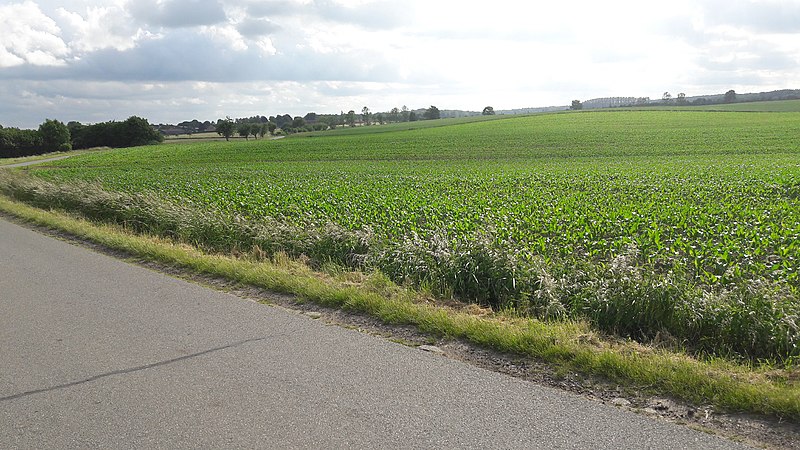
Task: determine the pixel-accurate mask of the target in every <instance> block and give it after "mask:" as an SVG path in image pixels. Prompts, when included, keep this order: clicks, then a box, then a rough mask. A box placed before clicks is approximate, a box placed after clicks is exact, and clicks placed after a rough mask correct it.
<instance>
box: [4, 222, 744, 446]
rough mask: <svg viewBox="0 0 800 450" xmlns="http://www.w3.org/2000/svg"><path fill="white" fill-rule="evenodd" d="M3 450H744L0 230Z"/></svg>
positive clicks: (17, 230) (21, 231) (11, 229)
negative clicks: (88, 449)
mask: <svg viewBox="0 0 800 450" xmlns="http://www.w3.org/2000/svg"><path fill="white" fill-rule="evenodd" d="M0 447H2V448H59V449H60V448H123V447H124V448H275V447H280V448H345V447H348V448H353V447H355V448H387V447H402V448H547V449H554V448H592V449H602V448H607V449H616V450H618V449H631V448H669V449H677V448H703V449H715V448H743V447H741V446H740V445H738V444H734V443H731V442H728V441H725V440H722V439H719V438H717V437H714V436H711V435H708V434H704V433H700V432H695V431H692V430H690V429H687V428H685V427H681V426H677V425H672V424H669V423H665V422H663V421H657V420H653V419H650V418H647V417H644V416H641V415H637V414H634V413H630V412H627V411H624V410H620V409H617V408H614V407H610V406H606V405H603V404H600V403H597V402H593V401H590V400H586V399H584V398H581V397H578V396H575V395H572V394H569V393H565V392H561V391H558V390H554V389H550V388H547V387H541V386H538V385H535V384H532V383H529V382H525V381H521V380H517V379H514V378H511V377H508V376H505V375H502V374H498V373H494V372H490V371H486V370H483V369H479V368H476V367H473V366H470V365H467V364H464V363H460V362H457V361H453V360H450V359H448V358H446V357H443V356H440V355H437V354H433V353H427V352H423V351H421V350H418V349H414V348H410V347H406V346H403V345H400V344H395V343H392V342H389V341H386V340H383V339H380V338H376V337H373V336H369V335H365V334H362V333H359V332H357V331H353V330H348V329H344V328H341V327H337V326H330V325H326V324H325V323H323V322H321V321H318V320H317V321H315V320H312V319H310V318H308V317H306V316H303V315H300V314H295V313H292V312H288V311H285V310H283V309H280V308H275V307H270V306H265V305H261V304H257V303H254V302H251V301H248V300H244V299H241V298H238V297H235V296H233V295H229V294H225V293H220V292H217V291H214V290H210V289H207V288H204V287H201V286H198V285H195V284H192V283H188V282H185V281H182V280H178V279H175V278H172V277H169V276H166V275H163V274H160V273H156V272H153V271H151V270H149V269H146V268H142V267H139V266H135V265H131V264H128V263H126V262H123V261H119V260H116V259H113V258H111V257H108V256H105V255H101V254H98V253H95V252H93V251H91V250H88V249H85V248H82V247H78V246H75V245H72V244H70V243H66V242H62V241H59V240H57V239H54V238H51V237H47V236H43V235H40V234H38V233H35V232H33V231H30V230H28V229H26V228H23V227H20V226H18V225H15V224H11V223H9V222H7V221H5V220H2V219H0Z"/></svg>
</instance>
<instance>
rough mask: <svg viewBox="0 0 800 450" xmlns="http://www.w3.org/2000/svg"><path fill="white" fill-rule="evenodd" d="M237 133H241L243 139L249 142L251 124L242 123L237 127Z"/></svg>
mask: <svg viewBox="0 0 800 450" xmlns="http://www.w3.org/2000/svg"><path fill="white" fill-rule="evenodd" d="M236 131H238V132H239V136H240V137H243V138H244V140H245V141H246V140H248V139H247V138H248V136H250V124H249V123H240V124H239V126H237V127H236Z"/></svg>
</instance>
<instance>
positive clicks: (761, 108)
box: [692, 100, 800, 112]
mask: <svg viewBox="0 0 800 450" xmlns="http://www.w3.org/2000/svg"><path fill="white" fill-rule="evenodd" d="M692 108H695V109H700V110H713V111H757V112H769V111H772V112H800V100H782V101H773V102H748V103H730V104H725V105H713V106H711V105H709V106H693V107H692Z"/></svg>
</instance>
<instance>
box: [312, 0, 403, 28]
mask: <svg viewBox="0 0 800 450" xmlns="http://www.w3.org/2000/svg"><path fill="white" fill-rule="evenodd" d="M314 7H315V8H316V10H317V12H318V14H319V15H320V17H322V18H323V19H326V20H330V21H333V22H341V23H349V24H353V25H359V26H361V27H364V28H368V29H392V28H397V27H399V26H402V25H403V24H405V23H408V22H409V21H410V20H411V18H412V11H411V10H410V8H409V7H408V6H407V4H406V3H404V2H400V1H386V0H383V1H378V2H372V3H367V4H364V5H359V6H356V7H345V6H342V5H340V4H337V3H335V2H333V1H331V0H317V1H315V2H314Z"/></svg>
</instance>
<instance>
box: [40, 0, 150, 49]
mask: <svg viewBox="0 0 800 450" xmlns="http://www.w3.org/2000/svg"><path fill="white" fill-rule="evenodd" d="M56 12H57V15H58V17H59V18H60V19H61V23H62V26H63V27H64V29H65V31H67V32H69V33H71V35H72V36H71V37H72V39H71V40H70V43H69V46H70V48H72V49H74V50H75V51H77V52H81V53H83V52H92V51H95V50H101V49H106V48H113V49H116V50H127V49H130V48H133V47H134V46H136V43H137V42H138V41H139V40H141V39H143V38H148V37H153V35H152V34H151V33H149V32H147V31H144V30H142V29H141V28H139V27H137V26H135V25H134V24H132V21H131V17H130V15H128V13H127V12H126V11H125V9H123V8H122V7H121V6H119V5H112V6H97V7H94V6H91V7H88V8H86V12H85V15H82V14H80V13H78V12H74V11H68V10H66V9H65V8H63V7H59V8H58V9H57V10H56Z"/></svg>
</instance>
